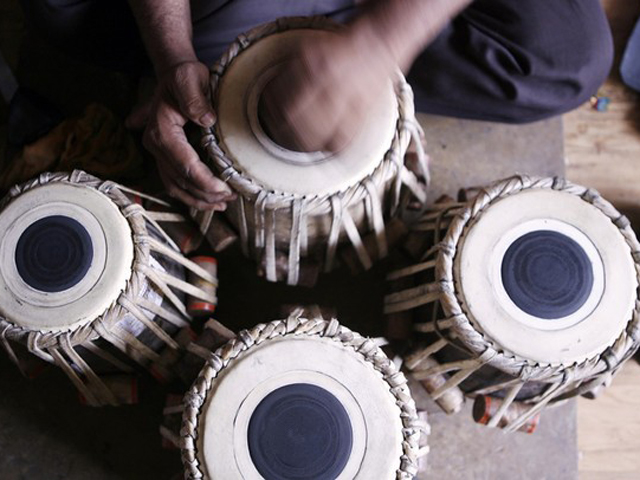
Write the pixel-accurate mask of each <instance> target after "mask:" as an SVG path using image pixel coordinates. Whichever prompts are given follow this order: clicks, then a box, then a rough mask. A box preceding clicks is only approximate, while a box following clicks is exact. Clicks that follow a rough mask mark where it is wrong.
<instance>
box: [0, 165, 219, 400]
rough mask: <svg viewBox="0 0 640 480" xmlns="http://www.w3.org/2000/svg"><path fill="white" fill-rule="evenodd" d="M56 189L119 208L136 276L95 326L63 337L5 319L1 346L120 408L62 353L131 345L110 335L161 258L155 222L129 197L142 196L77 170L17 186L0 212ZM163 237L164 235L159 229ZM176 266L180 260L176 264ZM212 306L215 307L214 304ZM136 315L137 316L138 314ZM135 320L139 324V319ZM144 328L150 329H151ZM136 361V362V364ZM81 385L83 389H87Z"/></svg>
mask: <svg viewBox="0 0 640 480" xmlns="http://www.w3.org/2000/svg"><path fill="white" fill-rule="evenodd" d="M51 183H66V184H69V185H73V186H79V187H84V188H91V189H93V190H96V191H98V192H100V193H102V194H104V195H105V196H107V197H108V198H109V200H111V201H112V202H113V203H114V204H115V205H116V206H117V208H118V209H119V210H120V212H121V213H122V215H123V216H124V217H125V219H126V220H127V223H128V224H129V226H130V228H131V230H132V234H133V235H134V237H135V238H136V239H137V241H136V242H134V254H133V262H132V264H131V267H130V272H131V273H130V276H129V277H128V278H127V279H126V282H125V286H124V288H123V289H122V290H121V291H120V293H119V294H118V296H117V298H115V299H114V300H113V301H112V303H111V304H110V306H109V307H108V308H107V309H106V310H105V311H104V312H102V313H101V314H100V315H98V316H97V317H96V318H94V319H92V320H91V321H90V322H88V323H86V324H84V325H79V326H76V327H70V328H69V329H62V330H59V331H53V332H44V331H38V330H33V329H29V328H26V327H22V326H18V325H15V324H13V323H11V322H10V321H9V320H7V319H6V318H5V317H4V316H2V315H0V344H1V345H2V346H3V347H4V349H5V350H7V353H8V354H9V357H10V358H11V359H12V360H14V362H15V361H16V357H15V354H14V352H13V351H12V349H11V346H10V344H9V342H8V340H12V341H16V342H20V343H23V344H25V345H26V346H27V348H28V349H29V351H30V352H31V353H33V354H35V355H37V356H39V357H41V358H43V359H44V360H46V361H48V362H50V363H55V364H57V365H58V366H60V367H61V368H62V369H63V370H64V371H65V373H67V375H68V376H69V377H70V379H71V380H72V382H73V383H74V384H75V385H76V387H77V388H78V389H79V390H80V391H81V392H82V393H83V394H85V397H87V400H88V401H89V403H96V402H97V404H102V403H110V404H117V402H114V399H113V398H110V397H109V394H108V393H105V388H106V387H105V385H104V384H103V383H102V382H101V381H100V380H99V378H98V377H97V376H96V374H95V373H94V372H93V370H92V369H91V367H90V366H89V365H87V364H86V363H84V362H82V363H84V365H79V367H80V368H81V369H83V373H84V375H85V376H86V377H87V380H86V381H87V382H88V384H89V385H90V384H91V383H92V382H93V383H94V386H96V385H97V388H98V390H99V391H100V390H102V393H100V392H99V391H98V392H95V391H93V392H92V391H91V388H90V387H88V386H87V385H86V384H83V383H82V381H81V380H79V379H78V378H76V375H75V374H74V372H73V370H72V369H71V367H70V365H69V364H68V363H67V362H66V361H65V360H64V358H63V357H62V355H61V354H60V352H59V351H58V350H62V351H64V352H65V353H66V354H67V355H68V356H73V357H76V358H77V355H78V354H77V352H75V351H74V347H76V346H81V345H82V344H85V343H86V342H93V341H94V340H97V339H99V338H103V339H104V340H105V341H107V342H109V343H111V344H113V345H114V346H116V347H117V348H120V347H119V346H118V343H120V342H124V343H127V342H126V341H125V340H124V339H119V338H118V339H117V341H116V338H117V336H115V335H111V334H110V333H109V332H110V330H109V329H110V328H111V327H113V326H114V325H115V324H116V323H117V322H118V321H120V319H121V317H122V315H121V313H122V312H123V311H127V312H131V311H130V310H129V308H127V307H126V304H127V302H128V299H130V298H138V297H139V293H140V290H141V289H142V287H143V285H144V283H145V281H144V278H146V277H145V271H146V270H147V269H148V268H150V267H149V265H150V259H151V258H152V250H153V251H154V252H156V253H157V254H159V255H162V254H161V253H158V252H157V248H156V247H154V246H153V244H154V241H153V239H152V238H150V237H149V234H148V228H147V222H150V223H152V224H153V223H155V222H154V220H153V219H152V218H151V217H150V216H149V215H148V212H146V211H145V209H144V208H143V207H142V206H141V205H138V204H136V203H135V202H133V201H132V200H131V199H129V198H128V197H127V196H126V195H125V192H129V193H138V192H135V191H134V190H131V189H129V188H127V187H124V186H122V185H119V184H117V183H115V182H113V181H111V180H102V179H100V178H98V177H95V176H93V175H91V174H89V173H86V172H84V171H82V170H73V171H72V172H71V173H68V172H45V173H42V174H40V175H39V176H37V177H35V178H33V179H31V180H29V181H27V182H24V183H22V184H18V185H15V186H13V187H12V188H11V189H10V190H9V192H8V193H7V195H6V196H5V197H4V198H3V199H2V200H0V211H2V210H3V209H4V208H5V207H6V205H8V204H9V203H11V202H12V201H13V200H14V199H15V198H16V197H18V196H19V195H21V194H22V193H24V192H28V191H30V190H33V189H36V188H39V187H43V186H45V185H47V184H51ZM144 197H145V198H149V199H151V198H152V197H149V196H147V195H144ZM158 202H159V203H164V202H162V201H161V200H158ZM160 231H162V230H161V229H160ZM155 243H157V242H155ZM167 249H169V250H175V252H179V249H178V247H177V246H176V245H175V244H174V243H173V242H172V241H171V242H170V245H169V246H168V247H167ZM174 260H176V259H175V258H174ZM176 261H178V263H181V264H182V266H183V267H185V268H186V269H191V268H193V265H191V264H192V263H193V262H191V261H190V260H188V259H186V258H184V259H180V260H176ZM198 268H199V267H197V266H196V270H197V269H198ZM177 288H179V287H177ZM163 296H164V294H163ZM213 301H215V299H214V300H213ZM131 313H132V314H133V312H131ZM179 313H181V314H182V316H183V317H184V321H185V322H186V323H188V322H189V321H190V320H191V317H190V316H189V315H188V314H187V312H186V311H185V312H179ZM134 315H135V314H134ZM136 318H138V317H137V315H136ZM149 323H154V322H153V320H150V321H149ZM145 327H146V328H150V327H148V326H147V325H146V324H145ZM158 338H160V339H161V340H163V341H164V342H165V343H167V340H165V339H163V338H162V337H158ZM137 354H138V355H139V356H140V357H141V358H147V360H148V361H151V360H150V359H149V358H148V354H147V353H145V352H142V351H140V352H137ZM132 358H133V357H132ZM133 359H134V360H135V358H133ZM78 361H80V360H78ZM18 366H19V365H18ZM82 385H84V387H83V386H82ZM94 395H97V396H94ZM102 395H104V396H102ZM101 397H102V398H101ZM105 398H106V400H105Z"/></svg>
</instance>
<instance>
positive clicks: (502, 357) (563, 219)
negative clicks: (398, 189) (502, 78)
mask: <svg viewBox="0 0 640 480" xmlns="http://www.w3.org/2000/svg"><path fill="white" fill-rule="evenodd" d="M412 236H413V237H417V238H421V239H422V240H424V242H425V244H424V248H422V249H421V251H422V253H423V255H422V258H421V259H420V261H419V262H418V263H416V264H414V265H410V266H407V267H405V268H402V269H399V270H397V271H395V272H393V273H391V274H390V275H389V280H390V281H391V286H392V287H393V286H394V285H399V284H402V285H403V286H402V288H400V289H398V291H395V292H393V293H390V294H388V295H387V296H386V298H385V312H386V314H387V315H389V316H390V317H391V318H392V319H395V320H401V318H402V314H403V313H405V312H408V313H409V315H410V317H412V319H413V322H414V324H413V328H414V329H415V333H414V335H413V338H412V339H413V344H414V349H413V351H412V352H411V353H410V354H409V355H407V356H406V357H405V367H406V369H407V370H408V371H409V372H411V376H412V377H413V378H414V379H415V380H418V381H421V382H424V381H427V383H429V382H428V381H429V380H430V379H433V377H434V376H442V375H444V376H445V381H443V382H437V383H436V384H434V383H433V382H431V384H432V385H431V388H430V389H429V390H430V392H431V396H432V397H433V398H434V399H439V398H441V397H442V396H443V395H446V394H447V393H448V392H452V391H454V390H455V389H457V388H458V387H461V388H462V390H463V391H465V392H466V394H467V395H470V396H473V397H475V405H474V410H475V414H474V415H475V416H476V419H477V420H478V421H480V422H483V423H488V424H489V425H490V426H502V427H506V428H507V429H508V430H519V429H522V428H524V429H525V430H528V431H530V430H531V428H533V427H534V426H535V421H534V420H535V417H536V416H537V415H538V414H539V412H540V411H541V410H542V409H543V408H544V407H545V406H546V405H549V404H554V403H557V402H559V401H561V400H563V399H567V398H570V397H572V396H575V395H579V394H585V393H588V392H592V391H593V390H594V389H595V388H597V387H599V386H601V385H603V384H606V383H608V381H609V380H610V378H611V376H612V375H613V374H615V372H616V371H617V370H618V369H619V368H620V366H621V364H622V363H623V362H624V361H625V360H626V359H628V358H629V357H630V356H631V355H632V354H633V353H634V352H635V351H636V350H637V348H638V342H639V340H640V331H639V323H638V322H639V316H638V313H639V304H638V296H637V295H638V291H637V289H638V285H639V280H638V278H639V271H640V269H639V263H638V261H639V260H640V246H639V244H638V241H637V239H636V236H635V234H634V233H633V231H632V229H631V227H630V226H629V222H628V221H627V219H626V218H625V217H624V216H623V215H621V214H620V213H619V212H618V211H617V210H616V209H615V208H614V207H613V206H612V205H611V204H610V203H608V202H607V201H606V200H604V199H603V198H602V197H601V196H600V195H599V194H598V193H597V192H595V191H594V190H591V189H587V188H585V187H581V186H578V185H574V184H572V183H570V182H567V181H565V180H563V179H560V178H529V177H525V176H514V177H512V178H508V179H506V180H503V181H499V182H497V183H495V184H493V185H491V186H489V187H487V188H483V189H480V190H479V192H477V195H476V196H475V198H472V199H470V200H468V201H465V202H459V203H458V202H453V201H451V202H449V203H442V204H436V205H434V206H433V207H431V208H430V209H429V210H428V211H427V212H426V213H425V214H424V216H423V218H422V220H421V221H420V222H418V223H416V225H415V229H414V232H413V233H412ZM407 280H408V281H409V285H407V284H406V283H404V282H406V281H407ZM398 282H399V283H398ZM487 396H489V397H493V401H492V399H491V398H488V397H487ZM514 412H515V413H517V414H514ZM507 417H509V421H506V420H505V419H506V418H507Z"/></svg>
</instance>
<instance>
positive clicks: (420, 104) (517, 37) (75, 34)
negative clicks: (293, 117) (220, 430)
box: [22, 0, 613, 123]
mask: <svg viewBox="0 0 640 480" xmlns="http://www.w3.org/2000/svg"><path fill="white" fill-rule="evenodd" d="M22 3H23V7H24V10H25V15H26V17H27V21H28V22H29V24H30V25H31V26H32V27H33V28H34V29H35V30H37V31H38V32H40V33H41V34H42V35H44V36H45V37H46V38H47V39H48V40H49V41H50V42H51V43H53V44H54V45H56V46H58V47H59V48H60V49H62V50H64V51H66V52H67V53H69V54H70V55H73V56H75V57H76V58H80V59H83V60H85V61H88V62H92V63H97V64H101V65H103V66H107V67H109V68H114V69H118V70H123V71H127V72H131V73H139V74H144V73H145V72H146V73H149V72H151V68H150V65H149V61H148V59H147V58H146V55H145V53H144V49H143V46H142V42H141V40H140V36H139V34H138V31H137V29H136V25H135V21H134V19H133V17H132V15H131V12H130V11H129V8H128V5H127V3H126V2H125V1H124V0H23V2H22ZM191 8H192V20H193V36H194V39H193V42H194V46H195V49H196V53H197V55H198V57H199V58H200V60H202V61H203V62H204V63H206V64H212V63H213V62H214V61H215V60H216V59H217V58H218V57H219V56H220V54H221V53H222V52H223V51H224V50H225V48H226V46H227V45H228V44H229V43H230V42H232V41H233V39H234V38H235V37H236V36H237V35H238V34H239V33H242V32H244V31H246V30H248V29H249V28H251V27H252V26H255V25H257V24H260V23H263V22H267V21H270V20H273V19H275V18H277V17H280V16H285V15H314V14H323V15H328V16H331V17H333V18H335V19H336V20H339V21H345V20H348V19H349V18H350V17H352V16H353V15H357V7H356V6H355V5H354V0H192V2H191ZM612 58H613V45H612V39H611V32H610V30H609V26H608V23H607V20H606V18H605V16H604V13H603V11H602V7H601V6H600V0H475V2H474V3H472V4H471V6H469V7H468V8H467V9H466V10H465V11H464V12H462V13H461V14H460V15H459V16H458V17H457V18H455V19H454V20H453V21H452V22H451V23H449V24H448V25H447V26H446V27H445V29H444V30H443V31H442V33H441V34H440V35H439V36H438V37H437V38H436V40H435V41H434V42H433V43H432V44H431V45H430V46H429V47H428V48H427V49H426V50H425V51H424V52H422V54H421V55H420V56H419V57H418V58H417V59H416V61H415V63H414V65H413V66H412V68H411V71H410V73H409V75H408V78H409V81H410V83H411V85H412V86H413V88H414V91H415V94H416V108H417V109H418V110H419V111H423V112H426V113H435V114H440V115H447V116H455V117H461V118H473V119H480V120H493V121H501V122H509V123H524V122H530V121H536V120H541V119H544V118H547V117H550V116H553V115H557V114H560V113H564V112H566V111H568V110H571V109H573V108H575V107H576V106H578V105H580V104H581V103H583V102H584V101H586V100H587V99H588V98H589V96H590V95H592V94H594V93H595V92H596V90H597V88H598V86H599V85H600V84H601V83H602V82H603V81H604V80H605V78H606V77H607V75H608V72H609V70H610V68H611V64H612Z"/></svg>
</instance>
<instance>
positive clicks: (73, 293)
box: [0, 171, 217, 405]
mask: <svg viewBox="0 0 640 480" xmlns="http://www.w3.org/2000/svg"><path fill="white" fill-rule="evenodd" d="M127 192H130V191H129V190H128V189H126V188H125V187H122V186H119V185H117V184H115V183H113V182H109V181H106V182H105V181H101V180H99V179H97V178H96V177H93V176H91V175H88V174H86V173H84V172H81V171H74V172H73V173H71V174H67V173H46V174H42V175H41V176H40V177H38V178H36V179H34V180H32V181H30V182H27V183H25V184H22V185H19V186H16V187H14V188H12V189H11V191H10V192H9V194H8V195H7V196H6V197H5V198H4V200H3V201H2V204H1V205H0V262H1V263H2V268H0V341H1V343H2V345H3V347H4V348H5V350H6V351H7V352H8V354H9V356H10V357H11V358H12V360H14V362H15V363H16V364H17V365H18V366H19V367H21V366H22V361H21V359H22V358H24V355H25V354H27V355H28V354H33V355H35V356H37V357H39V358H40V359H42V360H44V361H46V362H49V363H54V364H56V365H58V366H59V367H61V368H62V369H63V370H64V371H65V373H66V374H67V375H68V376H69V378H70V379H71V380H72V381H73V383H74V384H75V385H76V387H77V388H78V389H79V390H80V392H81V393H82V395H83V396H84V398H85V399H86V401H87V402H88V403H89V404H92V405H105V404H110V405H115V404H118V403H120V402H119V398H118V395H116V394H115V393H114V392H113V391H112V389H111V388H109V385H110V384H112V383H113V382H111V380H113V378H114V376H115V375H118V374H126V373H132V372H133V370H134V368H133V367H135V365H136V364H138V365H141V366H143V367H149V366H150V364H151V363H152V362H158V361H160V355H159V352H160V350H162V349H163V348H165V347H167V348H170V349H175V348H178V344H177V343H176V342H175V341H174V339H173V338H172V334H173V333H175V332H176V331H177V330H178V329H179V328H181V327H185V326H187V325H188V323H189V321H190V316H189V314H188V313H187V310H186V307H185V304H184V299H185V297H186V296H187V295H192V296H194V297H197V298H200V299H202V300H203V301H207V302H212V303H215V301H216V299H215V293H212V292H211V290H209V291H206V292H205V291H203V290H201V289H199V288H196V287H194V286H193V285H191V284H190V283H188V282H187V281H186V280H185V279H186V272H190V273H193V274H195V275H197V276H198V277H200V278H202V279H206V280H207V281H209V282H213V283H217V280H216V278H215V277H214V276H212V275H211V274H210V273H208V272H207V271H205V270H204V269H203V268H201V267H199V266H198V265H196V264H195V263H193V262H191V261H190V260H187V259H186V258H184V257H183V256H182V255H181V254H180V252H179V250H178V248H177V246H176V245H175V243H174V242H173V241H172V240H171V239H170V238H169V237H168V236H167V235H166V234H165V233H164V231H163V230H162V229H161V228H160V227H159V226H158V224H157V222H156V220H155V219H154V214H153V213H152V212H149V211H147V210H145V209H144V208H143V207H142V206H141V205H139V204H138V203H135V202H134V201H133V200H132V198H133V195H131V196H128V195H127V194H126V193H127ZM132 360H133V362H132ZM116 383H117V382H116Z"/></svg>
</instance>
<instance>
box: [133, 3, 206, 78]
mask: <svg viewBox="0 0 640 480" xmlns="http://www.w3.org/2000/svg"><path fill="white" fill-rule="evenodd" d="M129 4H130V6H131V10H132V11H133V15H134V17H135V18H136V22H137V23H138V27H139V28H140V32H141V34H142V39H143V41H144V44H145V46H146V48H147V52H148V54H149V57H150V58H151V62H152V63H153V66H154V68H155V71H156V74H160V73H162V72H164V71H165V70H167V69H169V68H170V67H172V66H174V65H177V64H179V63H183V62H189V61H196V60H197V58H196V54H195V52H194V49H193V43H192V33H191V11H190V7H189V1H188V0H161V1H158V0H129Z"/></svg>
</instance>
